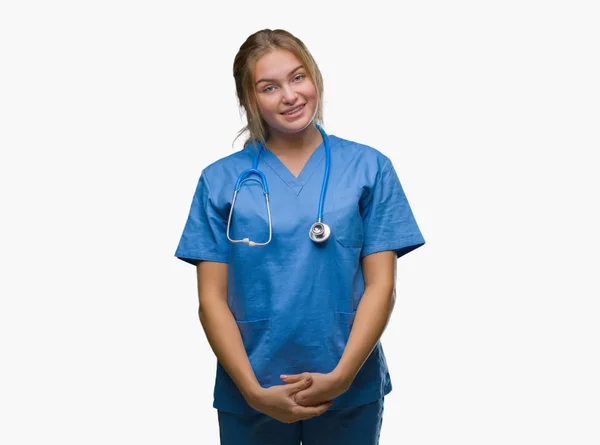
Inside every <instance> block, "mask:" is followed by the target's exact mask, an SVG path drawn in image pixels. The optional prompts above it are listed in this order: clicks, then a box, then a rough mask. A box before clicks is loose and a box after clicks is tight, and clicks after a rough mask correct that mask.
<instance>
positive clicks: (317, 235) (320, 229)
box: [227, 124, 331, 247]
mask: <svg viewBox="0 0 600 445" xmlns="http://www.w3.org/2000/svg"><path fill="white" fill-rule="evenodd" d="M315 126H316V127H317V129H318V130H319V131H320V132H321V136H323V141H324V143H325V174H324V175H323V185H322V186H321V197H320V199H319V213H318V215H317V222H316V223H314V224H313V225H312V226H311V228H310V231H309V232H308V236H309V237H310V239H311V240H313V241H314V242H315V243H323V242H325V241H327V238H329V235H331V229H330V228H329V226H328V225H327V224H325V223H324V222H323V203H324V202H325V192H326V190H327V181H328V180H329V162H330V159H329V158H330V153H329V138H328V137H327V134H326V133H325V131H323V129H322V128H321V127H320V126H319V125H318V124H315ZM262 151H263V145H262V144H261V143H259V147H258V150H257V153H256V157H255V158H254V164H253V165H252V168H249V169H247V170H244V171H243V172H242V173H241V174H240V176H239V177H238V180H237V182H236V183H235V187H234V190H233V199H232V200H231V209H230V210H229V219H228V220H227V239H228V240H229V241H231V242H232V243H245V244H248V246H249V247H254V246H266V245H267V244H269V243H270V242H271V237H272V234H273V227H272V224H271V207H270V205H269V187H268V185H267V178H266V177H265V175H264V173H263V172H261V171H260V170H258V160H259V158H260V155H261V153H262ZM251 175H257V176H258V177H260V181H259V180H258V179H256V178H253V177H250V176H251ZM246 181H256V182H258V183H259V184H261V185H262V188H263V192H264V194H265V202H266V204H267V215H268V219H269V239H268V240H267V241H265V242H264V243H259V242H256V241H252V240H250V238H244V239H231V237H230V236H229V229H230V227H231V217H232V215H233V207H234V206H235V200H236V198H237V194H238V191H239V190H240V187H241V186H242V184H243V183H244V182H246ZM261 181H262V182H261Z"/></svg>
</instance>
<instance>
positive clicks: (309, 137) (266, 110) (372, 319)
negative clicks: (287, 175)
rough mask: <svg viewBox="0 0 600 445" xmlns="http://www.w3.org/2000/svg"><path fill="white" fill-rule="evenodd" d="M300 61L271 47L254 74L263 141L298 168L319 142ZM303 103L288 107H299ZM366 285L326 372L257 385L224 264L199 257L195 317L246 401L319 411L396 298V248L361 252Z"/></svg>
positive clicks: (289, 411)
mask: <svg viewBox="0 0 600 445" xmlns="http://www.w3.org/2000/svg"><path fill="white" fill-rule="evenodd" d="M301 65H302V64H301V63H300V61H299V60H298V59H297V58H296V56H294V55H293V54H292V53H290V52H289V51H284V50H274V51H271V52H269V53H267V54H265V55H263V56H262V57H261V58H260V59H259V60H258V61H257V63H256V66H255V70H254V71H255V72H254V80H255V87H256V91H255V92H256V98H257V102H258V107H259V110H260V113H261V116H262V117H263V118H264V120H265V121H266V122H267V125H268V126H269V131H270V137H269V139H268V140H267V148H268V149H269V150H271V151H272V152H273V153H274V154H275V155H276V156H278V157H279V159H280V160H281V161H282V162H283V164H284V165H285V166H286V167H287V168H288V169H289V170H290V172H292V174H294V175H295V176H298V174H299V173H300V172H301V170H302V167H303V166H304V164H305V163H306V161H307V160H308V159H309V158H310V156H311V154H312V153H313V152H314V150H315V149H316V148H317V147H318V146H319V144H321V142H322V136H321V134H320V132H319V131H318V129H317V128H316V127H315V125H314V123H313V117H314V112H315V110H316V106H317V100H318V98H317V92H316V89H315V87H314V84H313V83H312V81H311V80H310V79H309V78H308V76H307V75H306V71H305V70H304V67H302V66H301ZM299 106H300V107H302V110H301V111H299V112H297V113H295V114H293V115H286V114H285V112H286V111H288V110H292V109H294V108H297V107H299ZM362 267H363V276H364V282H365V292H364V294H363V296H362V298H361V301H360V303H359V305H358V308H357V310H356V315H355V319H354V324H353V327H352V330H351V332H350V337H349V339H348V342H347V345H346V348H345V350H344V353H343V355H342V357H341V359H340V361H339V363H338V364H337V366H336V368H335V369H334V370H332V371H331V372H330V373H313V372H303V373H301V374H296V375H291V376H282V384H281V385H275V386H271V387H269V388H263V387H262V386H261V385H260V384H259V383H258V380H257V379H256V376H255V374H254V371H253V370H252V366H251V365H250V361H249V360H248V356H247V354H246V351H245V349H244V345H243V342H242V337H241V334H240V332H239V329H238V327H237V323H236V321H235V319H234V317H233V314H232V313H231V311H230V309H229V306H228V302H227V274H228V265H227V264H226V263H218V262H211V261H201V262H199V263H198V265H197V278H198V298H199V317H200V322H201V323H202V327H203V329H204V331H205V333H206V337H207V339H208V342H209V344H210V346H211V348H212V349H213V351H214V353H215V355H216V356H217V359H218V360H219V363H220V364H221V365H222V366H223V367H224V368H225V370H226V371H227V373H228V374H229V376H230V377H231V378H232V380H233V381H234V383H235V384H236V385H237V387H238V388H239V389H240V392H241V393H242V395H243V396H244V398H245V399H246V401H247V402H248V404H249V405H250V406H251V407H252V408H254V409H256V410H257V411H260V412H262V413H264V414H266V415H268V416H270V417H273V418H274V419H277V420H279V421H281V422H286V423H291V422H296V421H298V420H305V419H309V418H311V417H315V416H319V415H321V414H323V413H324V412H325V411H326V410H327V409H328V408H329V407H330V406H331V400H333V399H334V398H335V397H337V396H339V395H340V394H343V393H344V392H345V391H346V390H347V389H348V388H349V387H350V385H351V384H352V382H353V380H354V378H355V377H356V375H357V374H358V371H359V370H360V368H361V367H362V365H363V364H364V362H365V361H366V359H367V358H368V356H369V355H370V353H371V351H372V350H373V348H374V347H375V345H376V344H377V342H378V340H379V338H380V337H381V335H382V333H383V331H384V329H385V326H386V325H387V322H388V320H389V317H390V315H391V312H392V309H393V307H394V302H395V275H396V269H395V268H396V253H395V252H391V251H384V252H377V253H374V254H371V255H368V256H366V257H364V258H363V260H362Z"/></svg>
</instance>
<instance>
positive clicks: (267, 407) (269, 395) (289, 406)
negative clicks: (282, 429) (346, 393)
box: [249, 373, 332, 423]
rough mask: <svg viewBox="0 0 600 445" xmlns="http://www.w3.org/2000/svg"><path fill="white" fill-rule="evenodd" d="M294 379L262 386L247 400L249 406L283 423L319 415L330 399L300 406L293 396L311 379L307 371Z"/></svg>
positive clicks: (326, 407)
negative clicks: (290, 381)
mask: <svg viewBox="0 0 600 445" xmlns="http://www.w3.org/2000/svg"><path fill="white" fill-rule="evenodd" d="M297 377H298V378H297V379H296V381H295V382H294V383H292V384H289V385H276V386H271V387H270V388H263V389H262V390H261V392H260V393H259V394H258V395H257V396H256V397H255V398H254V399H253V400H252V401H250V402H249V404H250V406H251V407H252V408H254V409H255V410H257V411H260V412H261V413H263V414H266V415H267V416H270V417H272V418H273V419H275V420H279V421H280V422H284V423H293V422H297V421H298V420H306V419H310V418H311V417H316V416H320V415H321V414H323V413H324V412H325V411H327V410H328V409H329V407H330V406H331V403H332V402H331V401H327V400H324V401H322V402H321V403H315V404H313V405H312V406H300V405H299V404H298V403H296V401H295V400H294V396H295V395H296V394H297V393H298V392H299V391H302V390H305V389H306V388H309V387H310V386H311V385H312V384H313V379H312V377H311V376H310V375H309V374H308V373H304V374H298V376H297Z"/></svg>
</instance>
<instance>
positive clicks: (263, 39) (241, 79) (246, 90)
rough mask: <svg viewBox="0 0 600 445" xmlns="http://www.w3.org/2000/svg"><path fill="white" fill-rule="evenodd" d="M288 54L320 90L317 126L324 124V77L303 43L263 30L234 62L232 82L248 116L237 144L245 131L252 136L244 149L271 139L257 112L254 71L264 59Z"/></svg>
mask: <svg viewBox="0 0 600 445" xmlns="http://www.w3.org/2000/svg"><path fill="white" fill-rule="evenodd" d="M277 49H281V50H286V51H290V52H291V53H292V54H294V55H295V56H296V57H297V58H298V60H300V62H302V65H304V68H305V69H306V71H307V73H308V77H309V78H310V80H311V81H312V82H313V84H314V86H315V89H316V90H317V110H316V113H315V119H314V122H316V123H318V124H321V125H322V123H323V77H322V76H321V71H320V70H319V67H318V66H317V63H316V62H315V59H313V57H312V55H311V54H310V52H309V51H308V48H306V46H305V45H304V43H303V42H302V41H301V40H300V39H298V38H297V37H295V36H294V35H292V34H291V33H289V32H288V31H285V30H283V29H274V30H271V29H263V30H261V31H258V32H255V33H254V34H252V35H251V36H250V37H248V38H247V39H246V41H245V42H244V43H243V44H242V46H240V49H239V51H238V53H237V54H236V56H235V59H234V61H233V78H234V79H235V89H236V93H237V97H238V101H239V104H240V108H242V109H243V110H244V111H245V113H246V121H247V125H246V126H245V127H244V128H242V129H241V130H240V131H239V132H238V135H237V136H236V138H235V139H234V143H235V140H237V138H239V137H240V136H241V135H242V134H243V133H244V132H245V131H248V132H249V133H250V135H249V137H248V139H246V142H244V146H246V145H248V144H249V143H251V142H253V141H258V142H262V143H265V141H266V140H267V138H268V137H269V127H268V126H267V123H266V122H265V120H264V119H263V118H262V116H261V115H260V112H259V111H258V104H257V100H256V91H255V89H254V68H255V66H256V62H257V61H258V59H260V58H261V57H262V56H263V55H265V54H267V53H269V52H271V51H273V50H277Z"/></svg>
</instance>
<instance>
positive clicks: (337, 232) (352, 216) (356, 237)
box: [333, 194, 364, 247]
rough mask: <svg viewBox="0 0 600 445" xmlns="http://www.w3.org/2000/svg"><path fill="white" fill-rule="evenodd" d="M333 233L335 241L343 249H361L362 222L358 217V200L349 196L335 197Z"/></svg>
mask: <svg viewBox="0 0 600 445" xmlns="http://www.w3.org/2000/svg"><path fill="white" fill-rule="evenodd" d="M335 199H336V203H335V213H334V215H333V223H334V224H333V231H334V236H335V239H336V240H337V242H338V243H340V244H341V245H342V246H344V247H362V245H363V239H364V235H363V221H362V217H361V216H360V210H359V205H358V198H357V197H353V196H351V195H346V194H345V195H341V196H340V195H336V198H335Z"/></svg>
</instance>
